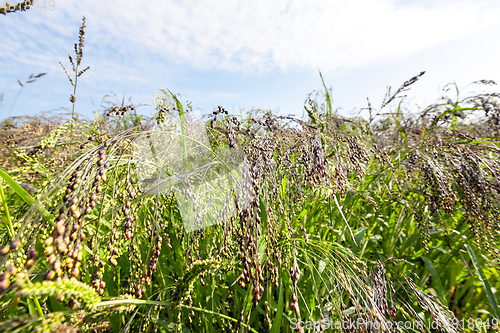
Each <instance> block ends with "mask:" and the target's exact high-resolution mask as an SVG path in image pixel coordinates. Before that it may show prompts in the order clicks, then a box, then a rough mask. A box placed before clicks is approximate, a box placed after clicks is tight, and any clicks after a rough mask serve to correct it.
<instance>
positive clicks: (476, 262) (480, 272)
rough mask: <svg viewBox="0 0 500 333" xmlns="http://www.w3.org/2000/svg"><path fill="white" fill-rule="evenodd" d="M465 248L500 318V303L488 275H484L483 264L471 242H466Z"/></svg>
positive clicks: (494, 310) (496, 314)
mask: <svg viewBox="0 0 500 333" xmlns="http://www.w3.org/2000/svg"><path fill="white" fill-rule="evenodd" d="M465 248H466V249H467V252H469V256H470V258H471V259H472V263H473V264H474V267H475V268H476V272H477V275H478V276H479V280H481V282H482V283H483V286H484V290H485V292H486V296H488V300H489V301H490V304H491V307H492V308H493V312H495V316H497V318H499V319H500V312H499V311H498V305H497V302H496V300H495V295H494V294H493V292H492V291H491V286H490V283H489V282H488V280H487V279H486V277H485V276H484V273H483V270H482V269H481V265H479V260H477V257H476V254H475V253H474V251H473V250H472V248H471V247H470V246H469V244H465Z"/></svg>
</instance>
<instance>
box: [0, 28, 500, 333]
mask: <svg viewBox="0 0 500 333" xmlns="http://www.w3.org/2000/svg"><path fill="white" fill-rule="evenodd" d="M84 24H85V21H84ZM84 24H83V25H82V28H81V30H80V39H79V43H78V47H76V53H77V54H76V59H77V60H76V65H80V61H81V58H82V55H83V52H82V48H83V36H84ZM70 62H71V64H72V65H73V70H74V73H75V79H74V80H73V79H72V78H71V76H70V75H69V74H68V77H69V78H70V81H71V82H72V86H73V90H72V93H71V95H70V101H71V103H72V104H73V110H72V111H73V112H72V115H71V119H63V118H61V119H56V118H54V117H50V118H46V117H43V116H40V117H25V118H10V119H8V120H7V121H5V122H4V123H3V125H2V127H1V128H0V136H1V139H2V140H1V141H2V144H1V145H0V149H1V151H0V156H1V157H0V167H1V169H0V176H1V179H2V182H1V183H0V199H1V208H0V209H1V212H2V219H3V224H2V225H1V226H0V235H1V244H0V245H1V248H0V272H1V275H0V306H1V312H0V313H1V314H0V330H1V331H8V332H31V331H46V332H77V331H82V332H87V331H88V332H106V331H116V332H118V331H120V332H139V331H145V332H153V331H158V332H190V331H193V332H221V331H228V332H235V331H240V332H244V331H252V332H267V331H269V332H273V333H275V332H290V331H293V330H298V331H313V327H312V325H313V324H316V328H315V329H316V331H342V332H365V331H370V332H375V331H377V330H376V329H373V327H372V328H370V327H368V328H367V327H362V325H361V326H356V325H354V326H349V325H348V324H349V323H360V322H363V321H364V322H365V323H367V324H371V325H373V326H377V325H378V326H379V327H380V330H382V331H398V330H397V329H396V327H397V325H398V324H397V323H398V322H411V323H412V327H414V329H410V328H408V327H406V328H400V329H399V331H408V332H412V331H416V332H419V331H424V332H426V331H445V332H461V331H463V330H465V331H468V332H480V331H482V332H494V331H497V330H498V325H499V322H498V320H499V319H500V314H499V310H498V296H497V294H496V289H497V288H498V286H499V285H500V274H499V267H500V266H499V264H500V260H499V254H498V245H497V243H498V241H499V230H500V226H499V221H500V218H499V205H500V200H499V199H500V198H499V194H500V183H499V176H500V162H499V158H498V154H499V141H498V140H499V131H500V122H499V119H500V107H499V105H500V104H499V99H498V98H499V95H498V94H495V93H489V94H485V93H484V94H474V95H471V96H466V97H461V96H460V95H459V91H458V89H457V90H456V96H453V98H447V99H444V100H443V102H442V103H438V104H435V105H431V106H429V107H428V108H426V109H425V110H424V111H422V112H421V113H419V114H416V113H414V112H410V111H408V110H405V109H404V107H403V105H404V104H403V99H402V98H401V96H402V95H403V93H404V92H405V91H406V90H407V89H408V88H409V87H410V86H411V84H413V83H414V82H416V81H417V80H418V78H419V77H420V76H421V75H423V73H421V74H419V75H417V76H415V77H414V78H412V79H410V80H409V81H407V82H405V83H404V84H403V85H402V87H401V88H400V89H398V90H397V91H396V92H395V93H391V92H390V91H389V92H388V94H387V96H386V98H385V100H384V102H383V104H382V106H381V108H380V109H379V110H375V109H374V108H373V107H372V106H371V105H370V104H369V106H368V111H369V114H370V119H369V120H364V119H361V118H350V119H349V118H345V117H341V116H339V115H337V114H336V113H335V112H334V110H333V108H332V99H331V92H330V90H329V89H327V86H326V85H325V84H323V86H324V90H322V91H320V92H318V93H316V94H311V95H310V98H309V99H308V100H307V101H306V105H305V110H306V111H307V115H308V117H307V119H298V118H294V117H289V116H281V115H276V114H272V113H271V112H266V111H262V110H252V111H251V112H250V113H248V114H247V115H246V116H244V117H237V116H233V115H230V114H229V113H228V112H227V111H226V110H225V109H224V108H223V107H219V108H218V109H217V110H215V111H214V112H213V114H212V115H211V116H209V117H208V119H205V120H204V121H202V120H200V119H198V118H196V116H195V115H194V112H193V111H192V108H191V107H190V106H189V105H188V106H187V107H186V106H185V105H183V104H182V102H181V100H180V98H179V96H178V95H175V94H172V93H171V92H170V91H167V90H161V91H160V92H159V94H158V97H157V99H156V100H155V101H154V103H155V105H156V108H157V111H158V112H157V114H156V115H155V116H154V117H152V118H151V119H148V120H146V119H144V118H143V117H141V116H138V114H137V113H136V106H134V105H125V104H124V103H122V105H111V106H110V107H109V108H108V109H106V110H104V111H103V112H102V114H100V115H97V116H96V118H95V119H94V120H93V121H92V122H90V123H89V122H85V121H83V120H78V118H77V117H76V115H75V112H74V110H75V109H74V104H75V102H76V86H77V81H76V78H77V77H79V76H80V75H81V74H83V72H79V71H78V68H77V66H76V65H75V63H74V62H73V60H72V59H71V57H70ZM85 70H87V69H85ZM85 70H84V71H85ZM475 84H478V85H491V84H493V82H491V81H481V82H476V83H475ZM397 101H399V102H400V103H399V104H398V105H399V106H398V107H397V109H396V110H389V111H387V110H386V109H388V108H391V105H394V102H397ZM205 132H206V136H205V134H204V133H205ZM200 133H201V134H200ZM214 193H215V194H214ZM214 195H215V196H214ZM220 197H222V198H224V200H220ZM225 204H227V205H228V206H227V207H226V206H224V205H225ZM231 205H232V206H231ZM231 207H234V209H232V210H231ZM210 218H212V220H210ZM200 223H201V224H200ZM415 323H421V324H422V326H421V328H418V327H417V325H416V324H415ZM339 324H340V326H339ZM346 324H347V325H346ZM476 324H477V326H476ZM346 327H347V328H346ZM349 327H350V328H349ZM380 330H379V331H380Z"/></svg>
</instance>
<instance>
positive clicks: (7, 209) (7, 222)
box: [0, 185, 14, 240]
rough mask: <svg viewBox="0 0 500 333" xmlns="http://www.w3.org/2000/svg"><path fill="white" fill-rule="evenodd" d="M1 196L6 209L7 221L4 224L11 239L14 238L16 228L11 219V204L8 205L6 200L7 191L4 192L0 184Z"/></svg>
mask: <svg viewBox="0 0 500 333" xmlns="http://www.w3.org/2000/svg"><path fill="white" fill-rule="evenodd" d="M0 197H1V199H2V202H3V208H4V209H5V221H4V224H5V226H6V227H7V231H8V232H9V236H10V239H11V240H13V239H14V228H13V227H12V221H11V220H10V213H9V206H7V200H5V193H4V192H3V186H1V185H0Z"/></svg>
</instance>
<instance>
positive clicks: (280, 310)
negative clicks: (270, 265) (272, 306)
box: [269, 273, 285, 333]
mask: <svg viewBox="0 0 500 333" xmlns="http://www.w3.org/2000/svg"><path fill="white" fill-rule="evenodd" d="M280 276H282V275H281V273H280ZM279 295H280V296H279V299H278V311H277V312H276V317H274V320H273V327H271V330H270V331H269V333H278V332H280V328H281V317H282V316H283V308H284V307H285V305H284V304H283V281H281V283H280V290H279Z"/></svg>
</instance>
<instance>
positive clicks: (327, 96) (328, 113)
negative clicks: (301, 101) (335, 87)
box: [319, 72, 333, 117]
mask: <svg viewBox="0 0 500 333" xmlns="http://www.w3.org/2000/svg"><path fill="white" fill-rule="evenodd" d="M319 76H320V77H321V82H322V83H323V87H324V88H325V94H326V103H327V106H328V111H327V115H328V116H330V117H331V116H332V115H333V110H332V98H331V97H330V93H329V92H328V88H327V87H326V84H325V80H323V75H322V74H321V72H319Z"/></svg>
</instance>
